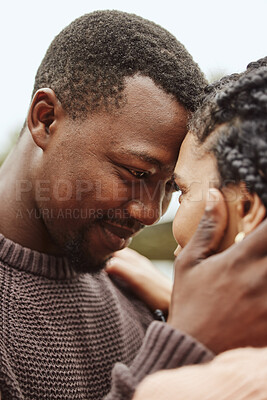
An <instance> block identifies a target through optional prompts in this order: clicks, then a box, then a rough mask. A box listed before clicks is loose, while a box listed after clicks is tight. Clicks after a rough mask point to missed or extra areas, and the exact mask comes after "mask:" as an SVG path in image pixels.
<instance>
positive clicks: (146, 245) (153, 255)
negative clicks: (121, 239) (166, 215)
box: [130, 222, 177, 260]
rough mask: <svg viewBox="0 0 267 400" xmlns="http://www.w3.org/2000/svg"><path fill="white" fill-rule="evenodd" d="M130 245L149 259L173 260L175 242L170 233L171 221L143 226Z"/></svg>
mask: <svg viewBox="0 0 267 400" xmlns="http://www.w3.org/2000/svg"><path fill="white" fill-rule="evenodd" d="M130 247H131V248H132V249H134V250H137V251H138V252H139V253H141V254H143V255H144V256H146V257H148V258H150V259H151V260H174V255H173V252H174V250H175V249H176V247H177V244H176V242H175V240H174V238H173V235H172V222H167V223H163V224H158V225H154V226H149V227H147V228H145V229H144V230H143V231H142V232H141V233H139V234H138V235H137V236H135V237H134V238H133V240H132V243H131V245H130Z"/></svg>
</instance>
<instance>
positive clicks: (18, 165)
mask: <svg viewBox="0 0 267 400" xmlns="http://www.w3.org/2000/svg"><path fill="white" fill-rule="evenodd" d="M33 158H34V149H33V146H32V143H31V142H30V140H29V139H28V138H24V137H23V136H22V137H21V138H20V139H19V142H18V143H17V144H16V146H15V148H14V149H13V150H12V152H11V153H10V154H9V156H8V157H7V159H6V160H5V162H4V164H3V165H2V167H1V169H0V202H1V207H0V233H2V234H3V235H4V236H5V237H7V238H8V239H10V240H12V241H14V242H16V243H19V244H20V245H22V246H24V247H28V248H30V249H32V250H37V251H39V252H44V253H54V251H55V250H54V251H53V249H52V248H51V238H50V237H49V234H48V232H47V229H46V227H45V225H44V223H43V220H42V218H40V215H38V209H37V206H36V204H35V199H34V189H33V186H34V185H33V179H32V176H31V171H32V170H33V168H34V165H32V160H33ZM30 188H32V189H31V190H30ZM27 189H29V190H27Z"/></svg>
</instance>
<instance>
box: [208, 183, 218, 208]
mask: <svg viewBox="0 0 267 400" xmlns="http://www.w3.org/2000/svg"><path fill="white" fill-rule="evenodd" d="M218 201H219V196H218V189H214V188H211V189H209V190H208V193H207V197H206V211H209V210H212V209H213V207H214V206H215V204H216V203H218Z"/></svg>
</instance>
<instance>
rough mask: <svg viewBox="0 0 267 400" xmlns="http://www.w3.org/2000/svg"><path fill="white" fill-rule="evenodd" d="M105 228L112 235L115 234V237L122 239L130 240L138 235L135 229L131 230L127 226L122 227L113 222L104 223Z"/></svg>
mask: <svg viewBox="0 0 267 400" xmlns="http://www.w3.org/2000/svg"><path fill="white" fill-rule="evenodd" d="M103 226H104V228H106V229H108V230H109V231H111V232H112V233H114V235H117V236H119V237H120V238H122V239H125V240H127V239H129V238H130V237H131V236H133V235H134V234H135V233H136V230H134V229H130V228H126V227H125V226H123V227H122V226H121V225H119V224H116V223H111V222H106V221H105V222H103Z"/></svg>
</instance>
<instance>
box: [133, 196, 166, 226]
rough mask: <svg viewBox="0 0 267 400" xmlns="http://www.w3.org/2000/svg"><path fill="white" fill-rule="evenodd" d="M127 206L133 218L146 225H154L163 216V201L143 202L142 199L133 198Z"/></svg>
mask: <svg viewBox="0 0 267 400" xmlns="http://www.w3.org/2000/svg"><path fill="white" fill-rule="evenodd" d="M126 208H127V211H128V213H129V214H130V216H131V217H132V218H134V219H136V220H138V221H139V222H141V223H142V224H144V225H152V224H154V223H155V222H157V221H158V220H159V219H160V217H161V216H162V201H158V202H154V201H151V202H142V201H141V200H131V201H130V202H128V204H127V207H126Z"/></svg>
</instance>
